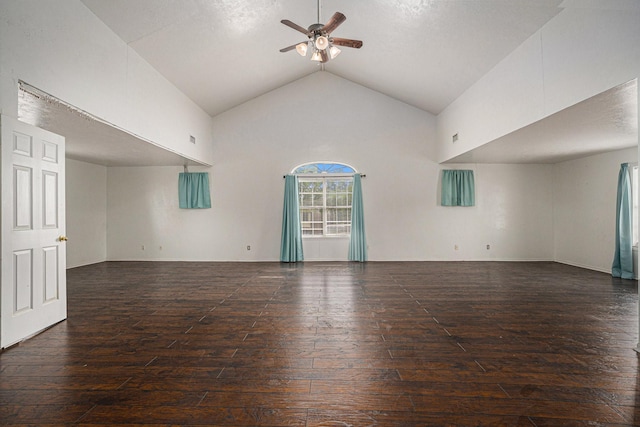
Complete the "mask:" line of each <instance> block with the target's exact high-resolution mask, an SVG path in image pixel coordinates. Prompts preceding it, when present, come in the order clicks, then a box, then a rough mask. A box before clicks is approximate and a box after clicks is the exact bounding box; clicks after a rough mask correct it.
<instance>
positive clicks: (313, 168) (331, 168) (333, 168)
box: [293, 163, 355, 174]
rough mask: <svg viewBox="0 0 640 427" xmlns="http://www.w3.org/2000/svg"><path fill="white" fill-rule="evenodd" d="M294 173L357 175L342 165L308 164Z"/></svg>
mask: <svg viewBox="0 0 640 427" xmlns="http://www.w3.org/2000/svg"><path fill="white" fill-rule="evenodd" d="M293 173H295V174H306V173H341V174H342V173H355V170H354V169H353V168H352V167H351V166H348V165H345V164H342V163H307V164H304V165H300V166H298V167H297V168H296V169H295V170H294V171H293Z"/></svg>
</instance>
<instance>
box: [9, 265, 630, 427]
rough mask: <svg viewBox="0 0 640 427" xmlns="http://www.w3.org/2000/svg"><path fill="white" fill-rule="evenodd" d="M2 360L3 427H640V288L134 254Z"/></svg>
mask: <svg viewBox="0 0 640 427" xmlns="http://www.w3.org/2000/svg"><path fill="white" fill-rule="evenodd" d="M68 299H69V317H68V320H67V321H65V322H62V323H60V324H58V325H56V326H55V327H53V328H51V329H49V330H47V331H45V332H44V333H42V334H40V335H38V336H36V337H34V338H32V339H31V340H28V341H26V342H24V343H22V344H20V345H19V346H16V347H13V348H10V349H8V350H6V351H4V352H3V353H1V354H0V402H1V405H0V424H31V425H47V424H51V425H71V424H79V425H143V424H144V425H154V424H155V425H227V426H245V425H260V426H263V425H264V426H267V425H268V426H281V425H283V426H284V425H295V426H351V425H353V426H370V425H373V426H411V425H433V426H444V425H456V426H480V425H489V426H498V425H507V426H551V425H553V426H567V425H569V426H573V425H608V426H609V425H634V424H635V425H640V400H639V397H640V394H639V393H638V390H639V384H638V381H639V378H640V377H639V375H638V356H637V354H636V353H635V352H634V351H633V348H634V347H635V346H636V344H637V342H638V314H637V313H638V302H637V301H638V294H637V283H636V282H634V281H621V280H616V279H612V278H611V277H609V276H608V275H607V274H601V273H596V272H591V271H587V270H581V269H578V268H573V267H569V266H564V265H560V264H554V263H498V262H492V263H472V262H464V263H462V262H459V263H368V264H364V265H363V264H357V263H306V264H300V265H286V264H279V263H235V264H234V263H137V262H129V263H119V262H109V263H102V264H97V265H92V266H87V267H81V268H76V269H72V270H69V272H68Z"/></svg>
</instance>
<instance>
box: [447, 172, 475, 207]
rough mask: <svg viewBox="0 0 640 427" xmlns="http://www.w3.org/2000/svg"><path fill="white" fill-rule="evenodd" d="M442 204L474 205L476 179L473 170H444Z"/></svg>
mask: <svg viewBox="0 0 640 427" xmlns="http://www.w3.org/2000/svg"><path fill="white" fill-rule="evenodd" d="M441 201H442V202H441V204H442V206H474V205H475V204H476V195H475V181H474V178H473V171H472V170H461V169H455V170H448V169H445V170H443V171H442V198H441Z"/></svg>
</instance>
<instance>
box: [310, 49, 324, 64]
mask: <svg viewBox="0 0 640 427" xmlns="http://www.w3.org/2000/svg"><path fill="white" fill-rule="evenodd" d="M311 60H312V61H318V62H320V61H322V56H320V51H318V50H316V51H314V52H313V55H311Z"/></svg>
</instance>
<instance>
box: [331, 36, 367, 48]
mask: <svg viewBox="0 0 640 427" xmlns="http://www.w3.org/2000/svg"><path fill="white" fill-rule="evenodd" d="M331 43H333V44H337V45H338V46H345V47H352V48H354V49H360V48H361V47H362V40H353V39H341V38H340V37H332V38H331Z"/></svg>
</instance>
